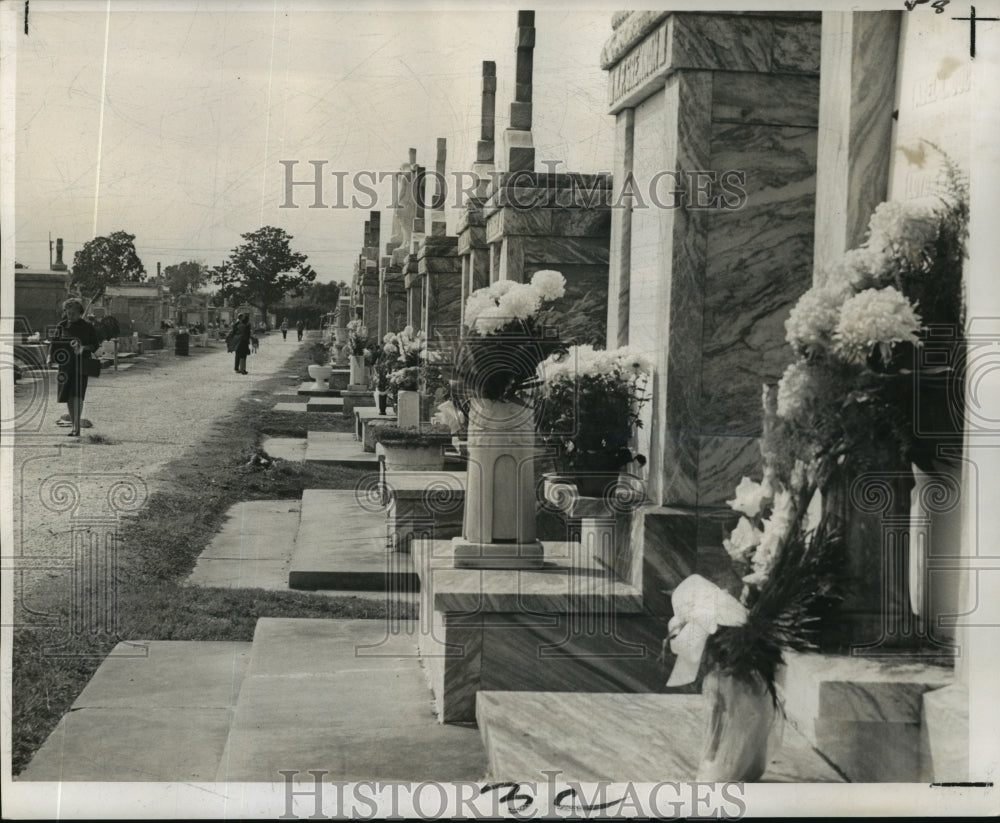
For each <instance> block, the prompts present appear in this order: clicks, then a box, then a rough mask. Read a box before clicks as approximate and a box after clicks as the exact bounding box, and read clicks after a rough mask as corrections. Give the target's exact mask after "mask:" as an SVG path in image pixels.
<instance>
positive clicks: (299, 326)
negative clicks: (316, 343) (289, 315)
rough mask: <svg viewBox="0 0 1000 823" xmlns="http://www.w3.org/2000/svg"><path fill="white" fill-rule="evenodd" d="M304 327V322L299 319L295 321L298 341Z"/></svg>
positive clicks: (300, 339) (300, 338) (300, 340)
mask: <svg viewBox="0 0 1000 823" xmlns="http://www.w3.org/2000/svg"><path fill="white" fill-rule="evenodd" d="M305 327H306V324H305V323H303V322H302V321H301V320H297V321H296V322H295V331H296V332H298V335H299V342H300V343H301V342H302V332H303V330H304V329H305Z"/></svg>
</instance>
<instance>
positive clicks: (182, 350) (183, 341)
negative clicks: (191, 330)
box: [174, 332, 191, 357]
mask: <svg viewBox="0 0 1000 823" xmlns="http://www.w3.org/2000/svg"><path fill="white" fill-rule="evenodd" d="M190 339H191V336H190V335H189V334H188V333H187V332H178V333H177V338H176V339H175V340H174V354H179V355H182V356H184V357H187V356H188V342H189V340H190Z"/></svg>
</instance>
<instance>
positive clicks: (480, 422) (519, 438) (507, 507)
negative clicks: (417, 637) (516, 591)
mask: <svg viewBox="0 0 1000 823" xmlns="http://www.w3.org/2000/svg"><path fill="white" fill-rule="evenodd" d="M536 448H537V447H536V444H535V421H534V414H533V411H532V409H531V408H530V407H525V406H521V405H519V404H516V403H501V402H496V401H486V400H473V401H472V406H471V408H470V411H469V439H468V452H469V458H468V487H467V489H468V493H467V495H466V499H465V517H464V520H463V526H462V536H461V537H458V538H455V540H454V541H453V543H454V560H455V568H464V569H528V568H539V567H541V565H542V562H543V560H542V544H541V543H539V542H538V540H537V539H536V538H535V516H536V511H535V451H536Z"/></svg>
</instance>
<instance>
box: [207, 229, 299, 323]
mask: <svg viewBox="0 0 1000 823" xmlns="http://www.w3.org/2000/svg"><path fill="white" fill-rule="evenodd" d="M241 236H242V237H243V239H244V240H246V242H245V243H244V244H243V245H241V246H237V247H236V248H235V249H233V251H232V253H231V254H230V255H229V258H228V259H227V260H225V261H224V262H223V263H222V264H221V265H219V266H216V267H215V268H214V269H213V270H212V280H213V282H215V283H216V285H218V286H219V294H221V295H222V296H223V297H228V298H230V299H231V300H233V301H235V302H236V303H244V302H245V303H249V304H250V305H251V306H256V307H257V308H258V309H260V310H261V312H262V313H263V315H264V317H265V318H266V317H267V314H268V311H269V310H270V308H271V307H272V306H274V305H276V304H277V303H279V302H280V301H281V300H282V298H283V297H284V296H285V295H286V294H292V295H301V294H302V292H303V290H304V289H305V288H306V287H307V286H308V285H309V284H310V283H312V281H313V280H315V279H316V272H315V271H313V269H312V267H311V266H309V265H307V264H306V260H308V259H309V258H308V257H307V256H306V255H304V254H301V253H299V252H293V251H292V249H291V245H290V241H291V240H292V239H293V238H292V236H291V235H290V234H288V233H287V232H286V231H285V230H284V229H278V228H275V227H274V226H264V228H262V229H257V231H251V232H247V233H246V234H244V235H241Z"/></svg>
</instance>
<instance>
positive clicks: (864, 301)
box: [833, 286, 920, 363]
mask: <svg viewBox="0 0 1000 823" xmlns="http://www.w3.org/2000/svg"><path fill="white" fill-rule="evenodd" d="M918 331H920V317H919V316H918V315H917V313H916V312H915V311H914V310H913V304H912V303H910V301H909V300H907V299H906V297H904V296H903V294H902V293H901V292H900V291H899V290H898V289H896V288H895V287H893V286H888V287H886V288H884V289H866V290H865V291H863V292H861V293H860V294H856V295H855V296H854V297H852V298H851V299H850V300H848V301H847V302H845V303H844V305H843V307H842V308H841V310H840V320H839V322H838V323H837V328H836V330H835V331H834V334H833V338H834V353H835V354H836V355H837V356H838V357H842V358H843V359H845V360H847V361H849V362H854V363H863V362H864V361H865V359H866V358H867V357H868V355H869V354H870V353H871V351H872V349H873V348H874V347H875V346H889V345H890V344H892V343H901V342H903V341H905V340H913V341H915V340H917V332H918Z"/></svg>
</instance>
